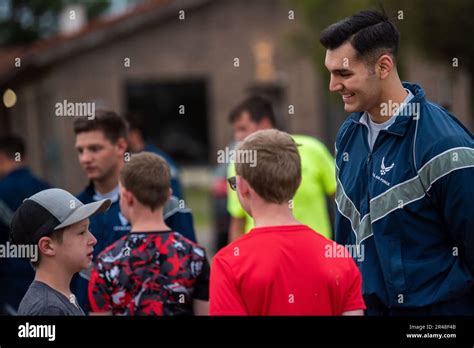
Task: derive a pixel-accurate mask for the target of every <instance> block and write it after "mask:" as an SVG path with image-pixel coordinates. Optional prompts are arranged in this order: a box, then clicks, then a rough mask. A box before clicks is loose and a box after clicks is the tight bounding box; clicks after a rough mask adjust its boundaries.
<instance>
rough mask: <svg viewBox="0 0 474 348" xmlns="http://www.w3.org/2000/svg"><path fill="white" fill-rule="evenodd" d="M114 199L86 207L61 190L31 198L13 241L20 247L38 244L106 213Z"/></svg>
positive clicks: (18, 214) (17, 217)
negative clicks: (41, 240)
mask: <svg viewBox="0 0 474 348" xmlns="http://www.w3.org/2000/svg"><path fill="white" fill-rule="evenodd" d="M110 204H111V201H110V199H103V200H100V201H97V202H93V203H89V204H83V203H82V202H81V201H80V200H78V199H77V198H76V197H74V196H73V195H72V194H70V193H69V192H67V191H65V190H61V189H57V188H54V189H48V190H44V191H41V192H38V193H37V194H35V195H33V196H31V197H30V198H27V199H25V200H24V201H23V203H22V204H21V206H20V207H19V208H18V210H17V211H16V212H15V215H14V216H13V219H12V223H11V226H10V239H11V240H12V242H14V243H17V244H36V243H38V241H39V240H40V238H41V237H44V236H47V235H49V234H51V233H52V232H54V231H57V230H59V229H62V228H64V227H68V226H71V225H73V224H75V223H76V222H79V221H81V220H84V219H87V218H89V217H90V216H92V215H94V214H97V213H101V212H104V211H106V210H107V209H108V208H109V207H110Z"/></svg>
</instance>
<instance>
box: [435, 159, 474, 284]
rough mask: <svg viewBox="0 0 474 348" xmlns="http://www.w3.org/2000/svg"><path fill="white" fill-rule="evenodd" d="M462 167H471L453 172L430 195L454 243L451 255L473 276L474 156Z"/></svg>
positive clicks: (440, 181) (437, 184)
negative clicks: (460, 260) (473, 198)
mask: <svg viewBox="0 0 474 348" xmlns="http://www.w3.org/2000/svg"><path fill="white" fill-rule="evenodd" d="M471 151H473V152H474V150H471ZM459 157H461V156H460V155H459ZM453 158H455V157H454V156H453ZM463 158H465V157H464V156H463ZM460 160H461V159H460ZM465 165H466V166H468V165H470V166H471V167H466V168H463V169H458V170H454V171H452V172H451V173H449V174H447V175H446V176H444V177H442V178H441V179H439V180H437V181H436V182H435V183H434V184H433V186H432V190H431V191H432V192H431V193H432V197H433V198H434V200H435V202H436V205H437V206H438V210H439V211H440V213H441V214H442V218H443V221H445V222H446V228H447V230H448V231H447V232H448V233H449V234H450V236H451V237H452V239H453V240H454V245H453V255H456V256H459V257H461V259H462V261H463V263H464V264H465V265H466V266H467V268H468V269H469V270H470V271H471V274H473V275H474V233H473V226H474V203H473V200H472V197H474V185H473V181H474V155H471V159H470V162H469V161H467V160H466V164H465Z"/></svg>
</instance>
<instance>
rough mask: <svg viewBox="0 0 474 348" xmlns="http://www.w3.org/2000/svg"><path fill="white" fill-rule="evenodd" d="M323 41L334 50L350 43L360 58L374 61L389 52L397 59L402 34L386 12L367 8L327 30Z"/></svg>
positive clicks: (327, 47)
mask: <svg viewBox="0 0 474 348" xmlns="http://www.w3.org/2000/svg"><path fill="white" fill-rule="evenodd" d="M319 41H320V42H321V44H322V45H323V46H324V47H325V48H326V49H331V50H332V49H336V48H338V47H339V46H341V45H342V44H344V43H345V42H350V43H351V45H352V47H354V49H355V50H356V52H357V56H358V57H359V58H363V59H365V60H366V61H368V62H370V63H372V62H375V60H377V59H378V58H379V57H380V55H382V54H383V53H386V52H387V51H388V52H389V53H390V54H391V55H392V56H393V58H394V59H395V58H396V55H397V51H398V46H399V42H400V33H399V31H398V29H397V27H395V25H394V24H393V23H392V22H391V21H390V20H389V18H388V17H387V15H386V14H385V13H382V12H379V11H373V10H364V11H360V12H358V13H356V14H353V15H352V16H349V17H346V18H344V19H342V20H340V21H339V22H337V23H334V24H332V25H330V26H329V27H327V28H326V29H324V30H323V32H322V33H321V36H320V40H319Z"/></svg>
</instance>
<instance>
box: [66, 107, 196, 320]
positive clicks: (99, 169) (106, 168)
mask: <svg viewBox="0 0 474 348" xmlns="http://www.w3.org/2000/svg"><path fill="white" fill-rule="evenodd" d="M74 133H75V134H76V149H77V151H78V156H79V163H80V165H81V167H82V169H83V170H84V172H85V173H86V175H87V177H88V179H89V180H90V183H89V185H88V186H87V187H86V188H85V190H84V191H83V192H81V193H80V194H79V195H78V196H77V198H78V199H79V200H80V201H81V202H83V203H84V204H87V203H90V202H93V201H98V200H101V199H104V198H107V199H110V200H111V201H112V205H111V206H110V208H109V209H108V210H107V211H106V212H105V213H101V214H97V215H95V216H93V217H91V218H90V226H89V229H90V231H91V232H92V234H93V235H94V236H95V238H96V239H97V244H96V246H95V247H94V257H95V256H97V255H98V254H99V253H100V252H101V251H102V250H104V249H105V248H106V247H107V246H109V245H110V244H112V243H113V242H115V241H116V240H117V239H119V238H121V237H122V236H124V235H125V234H127V233H128V232H130V224H129V222H128V221H127V219H126V218H125V217H124V216H123V215H122V213H121V212H120V204H119V181H118V180H119V173H120V170H121V169H122V167H123V165H124V160H126V156H129V155H130V154H128V153H127V141H126V139H127V123H126V121H125V119H124V118H122V117H120V116H118V115H117V114H116V113H115V112H113V111H106V110H98V111H96V114H95V117H94V118H93V119H91V120H89V119H87V118H77V119H76V120H75V122H74ZM150 194H152V193H150ZM163 214H164V218H165V223H166V224H167V225H168V226H169V227H170V228H171V229H172V230H174V231H176V232H179V233H181V234H182V235H183V236H185V237H186V238H188V239H191V240H192V241H196V236H195V233H194V227H193V219H192V215H191V211H190V210H189V209H187V208H185V207H184V204H183V203H182V201H180V200H178V199H177V198H176V197H173V196H172V197H171V198H170V200H169V201H168V202H167V203H166V205H165V208H164V212H163ZM89 271H90V270H84V271H82V272H81V273H80V274H79V275H76V277H75V278H74V279H73V288H74V289H73V290H74V292H75V295H76V296H77V299H78V302H79V303H80V304H81V307H82V308H83V309H84V310H85V311H86V312H87V311H88V310H89V303H88V298H87V286H88V279H89V273H88V272H89Z"/></svg>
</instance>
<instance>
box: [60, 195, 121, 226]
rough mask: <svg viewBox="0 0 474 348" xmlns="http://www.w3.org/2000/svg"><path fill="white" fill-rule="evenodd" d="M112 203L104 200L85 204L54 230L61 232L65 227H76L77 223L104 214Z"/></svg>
mask: <svg viewBox="0 0 474 348" xmlns="http://www.w3.org/2000/svg"><path fill="white" fill-rule="evenodd" d="M111 204H112V201H111V200H110V199H102V200H100V201H97V202H93V203H89V204H84V205H83V206H81V207H79V208H78V209H77V210H76V211H75V212H74V213H72V214H71V216H69V217H68V218H67V219H66V220H64V221H63V223H61V224H60V225H58V226H56V227H55V228H54V230H55V231H56V230H59V229H61V228H64V227H68V226H71V225H74V224H75V223H76V222H79V221H82V220H84V219H87V218H89V217H91V216H92V215H94V214H97V213H102V212H104V211H106V210H107V209H109V207H110V205H111Z"/></svg>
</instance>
